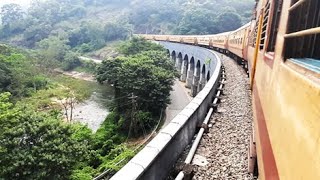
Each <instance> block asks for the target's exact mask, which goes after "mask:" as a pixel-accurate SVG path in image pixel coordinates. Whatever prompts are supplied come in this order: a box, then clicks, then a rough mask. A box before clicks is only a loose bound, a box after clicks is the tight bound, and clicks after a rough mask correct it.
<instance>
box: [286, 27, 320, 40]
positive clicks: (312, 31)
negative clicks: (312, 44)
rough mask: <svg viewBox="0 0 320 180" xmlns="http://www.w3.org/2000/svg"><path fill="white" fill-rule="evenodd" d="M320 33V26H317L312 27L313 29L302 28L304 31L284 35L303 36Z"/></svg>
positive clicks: (287, 36) (290, 36)
mask: <svg viewBox="0 0 320 180" xmlns="http://www.w3.org/2000/svg"><path fill="white" fill-rule="evenodd" d="M319 33H320V27H316V28H311V29H307V30H302V31H298V32H294V33H290V34H286V35H284V37H285V38H292V37H301V36H306V35H312V34H319Z"/></svg>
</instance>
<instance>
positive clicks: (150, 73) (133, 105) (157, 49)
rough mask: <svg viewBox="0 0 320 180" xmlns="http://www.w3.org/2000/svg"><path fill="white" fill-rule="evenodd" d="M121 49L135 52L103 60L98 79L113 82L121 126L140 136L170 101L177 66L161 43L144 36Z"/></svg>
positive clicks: (124, 52) (124, 51) (127, 52)
mask: <svg viewBox="0 0 320 180" xmlns="http://www.w3.org/2000/svg"><path fill="white" fill-rule="evenodd" d="M120 52H122V53H123V54H127V55H129V54H133V55H131V56H126V57H116V58H114V59H107V60H106V61H103V63H102V65H101V66H100V67H99V68H98V71H97V80H98V81H99V82H103V81H108V82H110V83H112V84H114V87H115V91H116V93H115V94H116V96H115V98H116V110H117V111H119V112H120V113H121V114H124V120H123V122H122V123H121V126H122V129H123V130H125V131H126V132H128V131H129V135H132V134H133V135H138V134H141V133H142V132H145V131H146V130H148V129H150V128H151V127H152V126H153V125H154V124H155V123H154V120H151V119H153V117H156V116H157V115H159V110H160V109H162V108H165V107H166V105H167V104H168V103H169V102H170V98H169V95H170V91H171V89H172V88H171V86H172V85H173V80H174V77H175V69H174V66H173V64H172V61H170V59H169V58H168V57H167V54H166V52H165V51H164V49H163V48H162V47H161V46H159V45H156V44H152V43H150V42H147V41H146V40H144V39H141V38H133V39H132V40H131V41H130V42H128V43H126V44H125V45H123V46H121V47H120ZM148 112H150V113H151V114H148ZM131 130H133V131H132V132H131ZM131 133H132V134H131Z"/></svg>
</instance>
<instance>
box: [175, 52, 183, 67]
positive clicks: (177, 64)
mask: <svg viewBox="0 0 320 180" xmlns="http://www.w3.org/2000/svg"><path fill="white" fill-rule="evenodd" d="M181 66H182V57H181V56H180V55H179V56H178V58H177V61H176V68H177V69H178V70H179V71H181Z"/></svg>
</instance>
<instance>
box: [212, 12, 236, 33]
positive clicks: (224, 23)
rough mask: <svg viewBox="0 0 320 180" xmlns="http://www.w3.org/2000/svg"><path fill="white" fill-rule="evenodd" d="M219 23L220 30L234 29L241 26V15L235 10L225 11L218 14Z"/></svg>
mask: <svg viewBox="0 0 320 180" xmlns="http://www.w3.org/2000/svg"><path fill="white" fill-rule="evenodd" d="M217 24H218V25H219V27H220V28H219V31H220V32H226V31H232V30H235V29H237V28H239V27H240V26H241V25H242V24H241V17H240V16H239V15H238V14H237V13H234V12H224V13H222V14H220V15H219V16H218V19H217Z"/></svg>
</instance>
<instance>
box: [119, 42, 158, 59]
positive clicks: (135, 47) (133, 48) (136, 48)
mask: <svg viewBox="0 0 320 180" xmlns="http://www.w3.org/2000/svg"><path fill="white" fill-rule="evenodd" d="M151 50H154V51H162V50H164V49H163V47H162V46H161V45H158V44H155V43H151V42H149V41H146V40H145V39H143V38H139V37H133V38H132V39H131V40H130V41H126V42H125V43H123V44H122V45H120V47H119V48H118V51H119V52H120V53H122V54H123V55H126V56H129V55H136V54H139V53H141V52H142V51H151Z"/></svg>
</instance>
